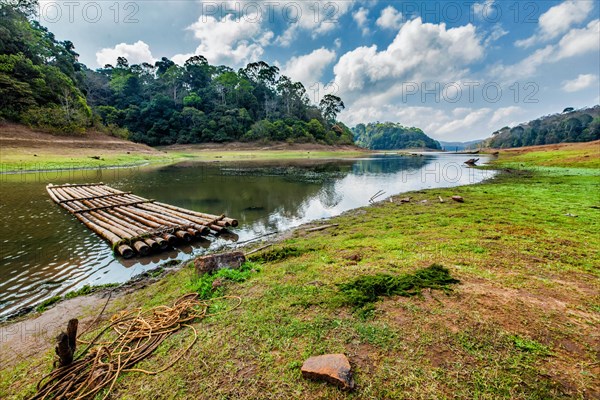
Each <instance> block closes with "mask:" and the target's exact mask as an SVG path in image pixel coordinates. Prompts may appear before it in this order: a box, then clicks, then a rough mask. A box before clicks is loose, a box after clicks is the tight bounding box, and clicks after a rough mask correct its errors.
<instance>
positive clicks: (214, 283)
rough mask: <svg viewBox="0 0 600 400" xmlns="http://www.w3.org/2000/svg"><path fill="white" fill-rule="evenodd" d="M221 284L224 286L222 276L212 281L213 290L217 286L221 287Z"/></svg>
mask: <svg viewBox="0 0 600 400" xmlns="http://www.w3.org/2000/svg"><path fill="white" fill-rule="evenodd" d="M221 286H223V280H222V279H221V278H217V279H215V280H214V281H213V283H212V288H213V290H215V289H216V288H218V287H221Z"/></svg>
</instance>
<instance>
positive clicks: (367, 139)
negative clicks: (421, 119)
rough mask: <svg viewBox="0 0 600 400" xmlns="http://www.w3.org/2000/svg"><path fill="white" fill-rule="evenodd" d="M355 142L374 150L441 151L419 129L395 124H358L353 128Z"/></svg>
mask: <svg viewBox="0 0 600 400" xmlns="http://www.w3.org/2000/svg"><path fill="white" fill-rule="evenodd" d="M352 132H353V133H354V141H355V142H356V144H357V145H358V146H360V147H365V148H368V149H373V150H401V149H409V148H428V149H433V150H441V147H440V144H439V143H438V142H437V141H436V140H433V139H432V138H430V137H429V136H427V135H426V134H425V133H423V131H422V130H421V129H419V128H408V127H405V126H402V125H401V124H397V123H393V122H385V123H379V122H377V123H370V124H367V125H365V124H358V125H357V126H355V127H354V128H352Z"/></svg>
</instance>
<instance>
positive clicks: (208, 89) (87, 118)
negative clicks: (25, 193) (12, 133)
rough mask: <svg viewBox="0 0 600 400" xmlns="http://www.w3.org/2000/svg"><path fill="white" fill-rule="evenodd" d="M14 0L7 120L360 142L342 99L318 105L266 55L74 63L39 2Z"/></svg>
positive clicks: (206, 136)
mask: <svg viewBox="0 0 600 400" xmlns="http://www.w3.org/2000/svg"><path fill="white" fill-rule="evenodd" d="M16 4H17V5H8V4H5V3H2V4H0V14H2V19H0V120H2V119H4V120H8V121H15V122H20V123H25V124H28V125H30V126H34V127H40V128H43V129H46V130H48V131H51V132H55V133H81V132H84V131H85V130H86V129H89V128H92V127H93V128H95V129H100V130H104V131H107V132H109V133H111V134H114V135H118V136H121V137H124V138H129V139H131V140H134V141H138V142H143V143H147V144H149V145H168V144H174V143H200V142H226V141H233V140H243V141H256V140H262V141H270V140H277V141H288V142H318V143H325V144H351V143H352V141H353V140H352V139H353V137H352V132H351V131H350V130H349V129H348V128H347V127H346V126H345V125H343V124H342V123H340V122H337V121H336V117H337V114H338V113H339V112H340V111H341V110H342V109H343V108H344V103H343V102H342V100H341V99H340V98H339V97H337V96H333V95H326V96H325V97H324V98H323V99H322V100H321V102H320V103H319V105H318V106H316V105H313V104H311V103H310V101H309V98H308V96H307V93H306V90H305V88H304V86H303V85H302V84H301V83H299V82H293V81H292V80H291V79H290V78H288V77H287V76H284V75H281V74H280V73H279V69H278V68H277V67H276V66H270V65H268V64H267V63H265V62H262V61H259V62H255V63H251V64H248V65H247V66H246V67H245V68H241V69H239V70H238V71H235V70H233V69H232V68H229V67H227V66H223V65H220V66H215V65H210V64H209V63H208V62H207V60H206V59H205V58H204V57H203V56H201V55H197V56H193V57H191V58H190V59H189V60H187V61H186V62H185V64H184V65H183V66H180V65H177V64H175V63H174V62H173V61H171V60H169V59H167V58H165V57H163V58H162V59H161V60H159V61H157V62H156V63H155V64H154V65H152V64H148V63H143V64H141V65H129V63H128V61H127V60H126V59H125V58H119V59H118V60H117V62H116V65H114V66H113V65H106V66H105V67H104V68H101V69H98V70H96V71H93V70H91V69H89V68H87V67H86V66H85V65H83V64H81V63H79V62H78V61H77V58H78V54H77V53H76V52H75V46H74V45H73V43H72V42H70V41H58V40H56V38H55V37H54V35H53V34H52V33H51V32H49V31H48V30H47V29H46V28H44V27H42V26H40V25H39V24H38V23H37V22H36V21H35V20H33V19H32V18H31V17H32V16H33V10H34V9H35V5H36V2H35V1H21V2H17V3H16Z"/></svg>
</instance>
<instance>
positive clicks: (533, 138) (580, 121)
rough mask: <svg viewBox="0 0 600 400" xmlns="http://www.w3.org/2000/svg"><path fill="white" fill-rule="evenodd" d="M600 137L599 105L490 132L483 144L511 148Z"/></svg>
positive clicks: (566, 110) (572, 109)
mask: <svg viewBox="0 0 600 400" xmlns="http://www.w3.org/2000/svg"><path fill="white" fill-rule="evenodd" d="M598 139H600V105H595V106H593V107H588V108H582V109H579V110H575V109H574V108H572V107H567V108H565V109H564V110H563V112H561V113H557V114H552V115H546V116H543V117H540V118H538V119H534V120H533V121H529V122H526V123H522V124H519V125H517V126H514V127H512V128H511V127H508V126H505V127H504V128H502V129H499V130H497V131H496V132H494V133H492V137H491V138H488V139H486V140H485V141H484V142H483V147H491V148H510V147H522V146H536V145H544V144H555V143H564V142H591V141H593V140H598Z"/></svg>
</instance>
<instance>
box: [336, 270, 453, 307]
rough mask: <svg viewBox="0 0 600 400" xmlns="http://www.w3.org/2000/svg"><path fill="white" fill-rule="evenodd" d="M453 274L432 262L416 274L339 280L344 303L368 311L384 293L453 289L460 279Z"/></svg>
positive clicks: (401, 294)
mask: <svg viewBox="0 0 600 400" xmlns="http://www.w3.org/2000/svg"><path fill="white" fill-rule="evenodd" d="M459 282H460V281H459V280H458V279H455V278H453V277H452V276H451V275H450V271H448V269H447V268H445V267H443V266H441V265H438V264H432V265H431V266H429V267H427V268H422V269H419V270H417V271H415V272H414V273H413V274H404V275H389V274H383V273H382V274H375V275H365V276H361V277H358V278H356V279H354V280H352V281H350V282H348V283H342V284H340V285H339V286H340V290H341V292H342V294H343V296H344V297H345V301H344V303H345V304H348V305H351V306H353V307H354V310H355V311H358V312H359V313H360V314H362V315H365V314H368V313H369V312H371V311H372V310H373V309H374V304H373V303H375V302H376V301H377V300H379V298H380V297H382V296H392V295H399V296H405V297H411V296H416V295H420V294H421V291H422V290H423V289H425V288H431V289H439V290H443V291H445V292H448V291H450V290H451V288H450V285H452V284H456V283H459Z"/></svg>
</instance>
